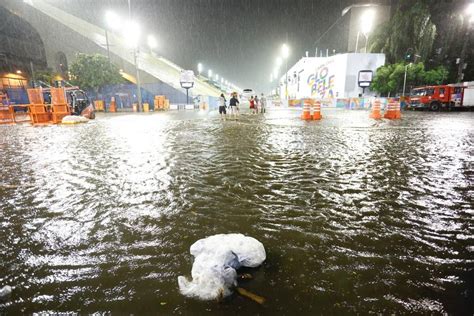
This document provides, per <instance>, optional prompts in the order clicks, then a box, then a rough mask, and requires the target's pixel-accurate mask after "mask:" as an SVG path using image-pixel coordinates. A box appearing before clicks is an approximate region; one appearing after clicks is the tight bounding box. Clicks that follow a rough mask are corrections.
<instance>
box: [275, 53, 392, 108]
mask: <svg viewBox="0 0 474 316" xmlns="http://www.w3.org/2000/svg"><path fill="white" fill-rule="evenodd" d="M384 64H385V55H384V54H354V53H350V54H339V55H334V56H329V57H303V58H301V59H300V60H299V61H298V62H297V63H296V64H295V65H294V66H293V67H291V68H290V69H289V70H288V97H289V99H301V98H309V97H312V98H320V99H331V98H352V97H357V96H359V94H361V93H362V88H360V87H359V83H358V76H359V71H367V70H370V71H372V72H373V74H374V75H375V71H376V70H377V68H378V67H380V66H382V65H384ZM285 78H286V75H285V74H283V76H282V77H281V78H280V81H279V83H280V84H279V88H280V89H279V90H280V95H281V96H282V98H284V97H285ZM367 94H370V92H368V91H367V90H366V95H367Z"/></svg>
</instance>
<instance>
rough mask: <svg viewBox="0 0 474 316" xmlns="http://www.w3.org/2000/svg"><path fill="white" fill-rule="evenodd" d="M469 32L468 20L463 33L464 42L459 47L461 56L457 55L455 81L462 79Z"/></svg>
mask: <svg viewBox="0 0 474 316" xmlns="http://www.w3.org/2000/svg"><path fill="white" fill-rule="evenodd" d="M470 33H471V25H470V23H469V22H468V23H467V27H466V34H465V35H464V43H463V45H462V49H461V56H460V57H459V65H458V75H457V82H458V83H459V82H461V81H462V80H463V77H464V74H463V70H464V60H465V59H466V50H467V45H468V44H469V35H470Z"/></svg>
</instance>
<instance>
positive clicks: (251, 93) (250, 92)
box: [240, 89, 256, 102]
mask: <svg viewBox="0 0 474 316" xmlns="http://www.w3.org/2000/svg"><path fill="white" fill-rule="evenodd" d="M255 95H256V94H255V92H254V91H253V90H252V89H244V90H243V92H242V96H241V100H240V102H249V100H250V98H251V97H252V96H255Z"/></svg>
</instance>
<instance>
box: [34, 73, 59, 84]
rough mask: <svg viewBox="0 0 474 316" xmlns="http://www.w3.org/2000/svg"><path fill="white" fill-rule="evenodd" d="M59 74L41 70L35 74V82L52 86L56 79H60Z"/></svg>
mask: <svg viewBox="0 0 474 316" xmlns="http://www.w3.org/2000/svg"><path fill="white" fill-rule="evenodd" d="M58 77H59V74H58V73H57V72H53V71H51V70H50V69H46V70H39V71H37V72H35V80H37V81H42V82H44V83H46V84H49V85H52V84H53V83H54V82H53V81H54V80H55V78H58Z"/></svg>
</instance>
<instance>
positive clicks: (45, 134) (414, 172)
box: [0, 109, 474, 315]
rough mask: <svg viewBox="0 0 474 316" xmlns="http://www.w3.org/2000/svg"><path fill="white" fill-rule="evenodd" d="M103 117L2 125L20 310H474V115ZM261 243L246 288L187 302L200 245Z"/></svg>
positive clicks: (6, 276) (0, 218) (5, 210)
mask: <svg viewBox="0 0 474 316" xmlns="http://www.w3.org/2000/svg"><path fill="white" fill-rule="evenodd" d="M298 115H299V112H297V111H293V110H270V111H269V113H267V114H266V115H265V116H252V115H243V116H241V118H240V120H239V121H238V122H235V121H226V122H221V121H220V120H219V119H218V116H217V115H216V113H215V112H212V113H207V112H192V113H189V112H188V113H184V112H180V113H176V112H175V113H156V114H116V115H113V114H105V115H104V114H99V115H98V119H97V120H95V121H93V122H90V123H88V124H85V125H79V126H49V127H30V126H27V125H17V126H0V163H1V166H2V168H1V173H0V226H1V230H0V240H1V244H2V246H1V247H2V251H1V254H0V260H1V264H0V287H1V286H3V285H6V284H9V285H11V286H14V287H15V289H14V290H13V294H12V296H11V298H10V299H9V300H6V301H2V302H0V311H4V312H7V313H8V314H18V313H32V312H39V311H56V312H60V311H61V312H65V311H70V312H80V313H91V312H96V311H99V312H107V311H110V312H112V313H114V314H122V313H126V314H129V313H133V314H136V315H139V314H172V313H175V314H187V315H201V314H205V315H212V314H225V315H233V314H249V315H250V314H265V315H276V314H279V315H289V314H294V315H310V314H313V315H314V314H348V313H360V314H367V313H370V312H377V313H383V314H387V313H396V314H406V313H435V314H438V313H442V312H448V313H450V314H472V313H473V311H474V308H473V302H474V294H473V291H474V270H473V267H474V216H473V215H474V210H473V190H472V189H473V181H474V171H473V162H474V158H473V156H474V155H473V154H474V152H473V151H474V150H473V148H474V147H473V145H474V115H473V113H472V112H471V113H469V112H467V113H427V112H404V113H403V119H402V120H400V121H387V120H382V121H379V122H376V121H373V120H370V119H368V112H366V111H344V110H326V109H323V116H324V118H323V120H322V121H320V122H303V121H301V120H300V119H299V118H298ZM230 232H240V233H244V234H247V235H250V236H252V237H255V238H257V239H258V240H260V241H261V242H262V243H263V244H264V245H265V247H266V250H267V260H266V262H265V263H264V264H263V266H261V267H260V268H258V269H251V270H249V271H245V272H247V273H250V274H252V278H251V279H246V280H243V281H241V282H240V286H241V287H243V288H245V289H247V290H249V291H251V292H253V293H255V294H258V295H260V296H263V297H265V298H266V303H265V304H264V305H259V304H257V303H255V302H253V301H251V300H249V299H247V298H244V297H242V296H239V295H234V296H231V297H229V298H227V299H225V300H224V301H222V302H214V301H213V302H201V301H197V300H194V299H188V298H185V297H183V296H182V295H181V294H180V293H179V291H178V285H177V277H178V276H179V275H188V276H189V275H190V271H191V266H192V257H191V256H190V254H189V246H190V245H191V244H192V243H193V242H194V241H196V240H197V239H200V238H203V237H206V236H208V235H212V234H217V233H230Z"/></svg>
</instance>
